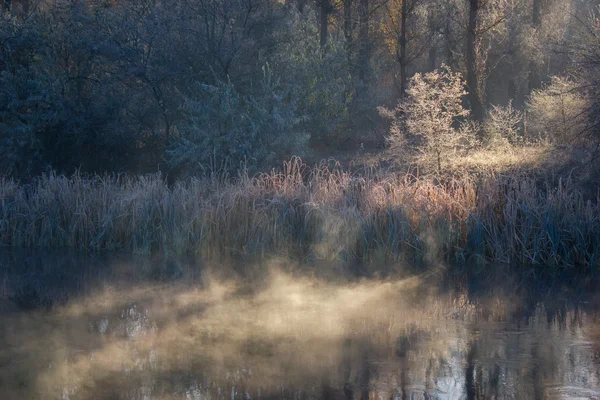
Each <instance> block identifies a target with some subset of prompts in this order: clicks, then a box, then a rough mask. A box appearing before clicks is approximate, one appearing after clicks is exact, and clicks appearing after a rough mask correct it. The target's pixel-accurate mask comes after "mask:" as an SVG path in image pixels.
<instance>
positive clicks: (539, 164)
mask: <svg viewBox="0 0 600 400" xmlns="http://www.w3.org/2000/svg"><path fill="white" fill-rule="evenodd" d="M549 157H550V146H549V145H546V144H536V145H529V146H511V145H508V144H507V145H506V146H494V147H493V148H481V149H476V150H473V151H470V152H469V153H468V154H465V155H462V156H457V157H452V160H451V162H450V164H449V165H448V167H449V169H450V170H451V171H496V172H498V173H504V172H513V171H528V172H531V171H540V170H541V169H543V168H544V167H545V166H547V165H548V163H549Z"/></svg>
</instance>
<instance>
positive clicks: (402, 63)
mask: <svg viewBox="0 0 600 400" xmlns="http://www.w3.org/2000/svg"><path fill="white" fill-rule="evenodd" d="M407 13H408V2H407V0H402V15H400V22H401V24H402V25H401V26H400V98H402V97H404V94H405V93H406V64H407V60H406V20H407V15H406V14H407Z"/></svg>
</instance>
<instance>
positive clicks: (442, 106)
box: [0, 0, 600, 178]
mask: <svg viewBox="0 0 600 400" xmlns="http://www.w3.org/2000/svg"><path fill="white" fill-rule="evenodd" d="M597 3H598V2H597V1H595V0H341V1H335V0H317V1H316V2H315V1H306V0H285V1H276V0H168V1H160V0H136V1H127V0H122V1H115V0H105V1H101V0H95V1H92V0H89V1H75V0H39V1H36V0H2V7H3V10H2V11H3V12H2V15H1V17H0V18H1V21H0V135H1V140H0V170H1V171H2V174H3V175H11V176H16V177H19V178H27V177H32V176H36V175H39V174H40V173H42V172H45V171H48V170H50V169H52V170H55V171H58V172H61V173H68V174H71V173H73V172H74V171H75V170H79V171H83V172H100V173H102V172H130V173H141V172H156V171H159V170H160V171H163V172H168V173H170V174H171V175H173V176H187V175H189V174H199V173H203V172H205V171H207V170H214V169H215V168H219V169H221V170H223V169H225V170H228V171H230V172H232V173H234V172H235V171H236V170H238V169H239V168H240V166H241V165H244V166H245V167H247V168H248V171H250V172H256V171H260V170H264V169H268V168H270V167H272V166H274V165H281V160H285V159H289V157H290V155H301V156H302V155H304V154H308V153H310V152H312V151H317V150H318V151H328V149H335V150H340V149H350V150H351V149H356V148H359V147H361V146H363V147H365V146H366V147H367V148H369V149H371V148H384V147H385V148H387V149H390V150H392V154H397V155H398V157H399V158H401V155H403V156H402V157H404V155H407V157H408V158H405V159H407V160H414V159H415V157H417V159H418V160H420V161H423V162H425V161H427V160H431V165H433V166H434V167H435V168H434V169H435V170H438V171H441V170H443V169H444V162H445V161H444V158H445V157H446V155H447V154H456V153H457V152H461V151H465V150H466V151H468V150H470V149H473V148H485V147H488V148H489V147H498V146H507V145H510V146H529V145H534V144H536V143H542V142H543V143H545V144H550V145H552V146H555V147H556V146H558V147H559V148H560V146H562V147H564V148H567V149H574V148H578V149H580V150H581V149H583V150H584V153H585V154H584V155H585V156H586V157H587V156H588V155H589V156H590V157H592V156H593V154H594V153H595V150H596V147H597V146H598V144H599V143H600V141H598V140H597V139H598V138H599V137H600V136H599V135H598V129H599V127H598V125H599V120H600V113H599V112H598V107H599V104H600V103H599V102H598V101H599V100H600V91H599V89H600V86H599V84H600V36H599V35H600V22H599V21H598V19H597V18H598V15H600V14H598V9H597V6H598V4H597ZM411 157H412V158H411ZM590 159H593V158H590Z"/></svg>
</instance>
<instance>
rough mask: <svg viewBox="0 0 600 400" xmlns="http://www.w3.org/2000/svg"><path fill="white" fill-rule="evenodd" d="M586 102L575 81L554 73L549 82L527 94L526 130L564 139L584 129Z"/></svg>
mask: <svg viewBox="0 0 600 400" xmlns="http://www.w3.org/2000/svg"><path fill="white" fill-rule="evenodd" d="M587 108H588V102H587V100H586V99H585V97H584V96H583V95H582V94H581V93H580V92H579V91H578V89H577V87H576V85H575V83H574V82H572V81H570V80H568V79H567V78H563V77H558V76H554V77H552V82H551V83H550V85H548V86H546V87H545V88H543V89H540V90H535V91H533V93H532V94H531V96H530V97H529V102H528V104H527V110H528V115H529V118H528V134H529V135H532V136H533V137H534V138H542V139H547V140H549V141H550V142H553V143H559V144H560V143H566V142H569V141H572V140H573V139H575V138H576V136H577V134H578V133H580V132H582V131H583V130H584V129H585V123H586V120H585V118H586V110H587Z"/></svg>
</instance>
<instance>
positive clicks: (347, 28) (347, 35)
mask: <svg viewBox="0 0 600 400" xmlns="http://www.w3.org/2000/svg"><path fill="white" fill-rule="evenodd" d="M343 1H344V39H346V57H347V59H348V68H349V69H350V73H352V72H353V68H352V0H343Z"/></svg>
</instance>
